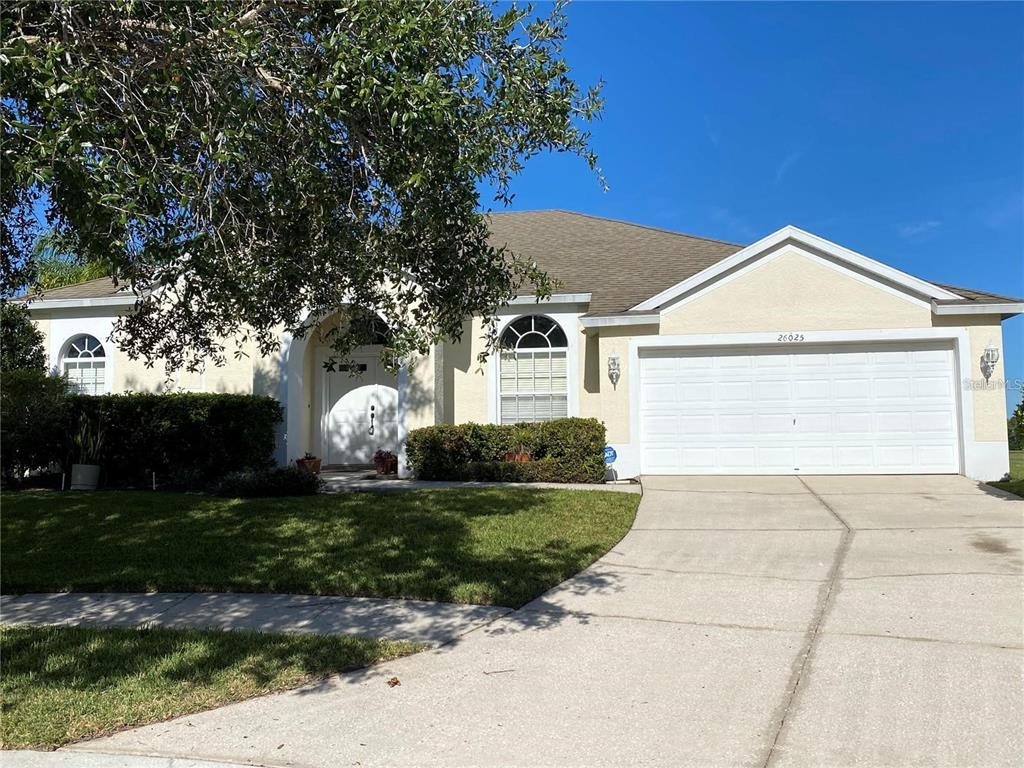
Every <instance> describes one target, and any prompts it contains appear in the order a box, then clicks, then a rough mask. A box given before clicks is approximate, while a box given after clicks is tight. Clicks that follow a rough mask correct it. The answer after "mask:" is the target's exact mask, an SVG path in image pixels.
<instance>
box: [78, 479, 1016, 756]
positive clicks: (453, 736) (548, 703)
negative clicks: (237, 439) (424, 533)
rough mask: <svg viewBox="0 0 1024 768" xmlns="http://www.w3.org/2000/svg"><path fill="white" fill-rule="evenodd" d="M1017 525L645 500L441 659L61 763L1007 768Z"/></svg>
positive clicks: (985, 501)
mask: <svg viewBox="0 0 1024 768" xmlns="http://www.w3.org/2000/svg"><path fill="white" fill-rule="evenodd" d="M1022 525H1024V501H1012V500H1009V499H1007V498H1004V497H1002V496H999V495H997V492H995V491H988V492H986V491H985V490H983V489H982V488H980V487H979V486H978V485H977V484H975V483H973V482H971V481H969V480H966V479H964V478H960V477H947V476H942V477H805V478H794V477H779V478H770V477H769V478H765V477H760V478H754V477H746V478H659V477H649V478H646V479H645V481H644V496H643V500H642V503H641V506H640V513H639V516H638V518H637V521H636V525H635V527H634V528H633V530H632V531H631V532H630V533H629V534H628V535H627V536H626V538H625V539H624V540H623V541H622V542H621V543H620V544H619V545H618V546H616V547H615V548H614V549H613V550H612V551H611V552H610V553H609V554H608V555H607V556H605V557H604V558H603V559H602V560H600V561H599V562H598V563H596V564H595V565H594V566H593V567H591V568H590V569H588V570H587V571H585V572H583V573H582V574H580V575H579V576H577V577H576V578H574V579H571V580H569V581H568V582H565V583H564V584H562V585H561V586H559V587H557V588H555V589H554V590H552V591H551V592H549V593H548V594H547V595H545V596H544V597H542V598H540V599H538V600H536V601H535V602H533V603H531V604H530V605H528V606H527V607H526V608H524V609H523V610H521V611H517V612H515V613H513V614H510V615H509V616H506V617H504V618H501V619H499V620H497V621H495V622H493V623H491V624H489V625H487V626H486V627H484V628H482V629H479V630H476V631H475V632H473V633H471V634H469V635H467V636H465V637H463V638H462V639H461V640H459V641H458V642H457V643H455V644H452V645H449V646H447V647H445V648H442V649H439V650H436V651H431V652H427V653H423V654H419V655H417V656H413V657H409V658H406V659H402V660H399V661H397V662H395V663H391V664H388V665H386V666H383V667H379V668H375V669H372V670H368V671H363V672H360V673H357V674H351V675H345V676H341V677H338V678H334V679H332V680H329V681H326V682H324V683H322V684H320V685H317V686H315V687H312V688H307V689H304V690H300V691H296V692H291V693H286V694H280V695H275V696H268V697H265V698H261V699H257V700H253V701H248V702H243V703H240V704H236V705H233V706H229V707H224V708H222V709H218V710H215V711H212V712H207V713H204V714H200V715H195V716H190V717H185V718H180V719H178V720H175V721H172V722H169V723H162V724H158V725H153V726H149V727H146V728H140V729H138V730H134V731H129V732H125V733H122V734H119V735H117V736H114V737H111V738H108V739H104V740H98V741H93V742H89V743H86V744H82V745H79V746H78V747H77V748H78V749H86V750H95V751H101V752H119V753H134V754H158V755H168V756H183V757H191V758H206V759H221V760H231V761H237V762H250V761H251V762H254V763H257V764H264V765H274V766H278V765H289V766H344V765H362V766H369V765H566V766H568V765H573V766H595V765H638V764H644V765H665V766H690V765H701V766H730V767H731V766H757V767H761V766H766V765H767V766H865V767H867V766H870V767H871V768H876V767H877V766H888V765H904V766H946V765H949V766H952V765H957V766H985V767H986V768H990V767H991V766H1000V765H1006V766H1020V765H1021V764H1022V761H1024V741H1022V729H1021V723H1022V722H1024V704H1022V697H1024V694H1022V672H1024V664H1022V660H1024V652H1022V635H1024V627H1022V604H1021V596H1022V562H1021V551H1022V534H1024V529H1022ZM392 677H397V678H398V679H399V680H400V681H401V685H397V686H394V687H392V686H389V685H388V684H387V681H388V679H389V678H392Z"/></svg>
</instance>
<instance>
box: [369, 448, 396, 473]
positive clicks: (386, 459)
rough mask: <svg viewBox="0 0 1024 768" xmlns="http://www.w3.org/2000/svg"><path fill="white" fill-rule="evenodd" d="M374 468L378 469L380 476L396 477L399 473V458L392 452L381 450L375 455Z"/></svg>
mask: <svg viewBox="0 0 1024 768" xmlns="http://www.w3.org/2000/svg"><path fill="white" fill-rule="evenodd" d="M373 466H375V467H376V468H377V474H378V475H394V474H397V473H398V457H397V456H395V454H393V453H392V452H391V451H386V450H384V449H383V448H379V449H378V450H377V452H376V453H375V454H373Z"/></svg>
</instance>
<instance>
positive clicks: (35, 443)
mask: <svg viewBox="0 0 1024 768" xmlns="http://www.w3.org/2000/svg"><path fill="white" fill-rule="evenodd" d="M67 393H68V383H67V380H66V379H64V378H63V377H61V376H48V375H47V374H46V373H45V372H43V371H37V370H34V369H32V368H22V369H16V370H13V371H4V372H3V374H2V375H0V473H2V475H3V478H4V480H5V481H9V480H14V481H15V482H18V483H24V478H23V477H22V475H23V474H24V473H25V472H26V471H29V470H37V469H40V468H43V467H47V466H49V465H50V464H53V463H56V462H59V461H60V459H61V456H62V454H63V451H64V444H65V441H66V440H67V438H68V422H67ZM58 477H59V473H58Z"/></svg>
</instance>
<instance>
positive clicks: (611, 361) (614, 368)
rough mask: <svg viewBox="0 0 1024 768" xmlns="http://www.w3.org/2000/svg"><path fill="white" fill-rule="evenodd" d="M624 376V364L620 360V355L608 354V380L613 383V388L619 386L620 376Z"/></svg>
mask: <svg viewBox="0 0 1024 768" xmlns="http://www.w3.org/2000/svg"><path fill="white" fill-rule="evenodd" d="M621 376H622V365H621V363H620V362H619V356H618V355H608V381H610V382H611V383H612V388H613V389H614V388H615V387H617V386H618V384H619V377H621Z"/></svg>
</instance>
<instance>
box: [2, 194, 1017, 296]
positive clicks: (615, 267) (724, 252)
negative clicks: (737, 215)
mask: <svg viewBox="0 0 1024 768" xmlns="http://www.w3.org/2000/svg"><path fill="white" fill-rule="evenodd" d="M490 225H491V242H492V243H493V244H494V245H498V246H500V245H508V246H509V248H510V250H512V251H514V252H515V253H517V254H519V255H520V256H523V257H526V258H529V259H532V260H533V261H535V262H537V264H538V266H539V267H540V268H541V269H543V270H544V271H545V272H547V273H548V274H549V275H550V276H551V277H553V278H556V279H557V280H558V281H559V283H560V284H559V286H558V289H557V290H558V292H559V293H590V294H592V297H591V302H590V307H589V312H588V314H591V315H608V314H619V313H624V312H626V311H627V310H628V309H629V308H630V307H633V306H635V305H637V304H639V303H640V302H642V301H644V300H645V299H649V298H651V297H652V296H654V295H656V294H658V293H660V292H661V291H663V290H665V289H666V288H671V287H672V286H673V285H675V284H676V283H679V282H681V281H683V280H685V279H687V278H688V277H692V276H693V275H695V274H697V273H698V272H700V271H701V270H703V269H706V268H707V267H710V266H711V265H712V264H715V263H717V262H719V261H721V260H722V259H724V258H726V257H728V256H731V255H732V254H734V253H736V252H737V251H739V250H741V249H742V248H743V246H742V245H737V244H736V243H728V242H725V241H722V240H714V239H711V238H706V237H697V236H695V235H686V234H682V233H679V232H671V231H669V230H665V229H657V228H654V227H647V226H644V225H641V224H631V223H629V222H624V221H616V220H614V219H605V218H601V217H599V216H590V215H588V214H584V213H573V212H570V211H560V210H552V211H527V212H507V213H506V212H501V213H493V214H491V215H490ZM939 287H941V288H945V289H946V290H949V291H952V292H953V293H956V294H958V295H960V296H963V297H964V298H963V299H954V300H950V301H944V302H940V303H944V304H967V303H970V304H1003V303H1014V302H1020V301H1021V299H1014V298H1009V297H1007V296H1000V295H998V294H994V293H988V292H986V291H977V290H973V289H970V288H957V287H954V286H949V285H942V286H939ZM124 289H125V286H124V285H122V286H116V285H114V282H113V281H112V280H111V279H110V278H106V277H101V278H98V279H96V280H89V281H88V282H85V283H78V284H77V285H68V286H64V287H63V288H54V289H51V290H48V291H45V292H44V293H43V295H42V296H41V298H44V299H51V300H66V299H95V298H106V297H111V296H117V295H124V293H122V291H124ZM19 298H25V297H19Z"/></svg>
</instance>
